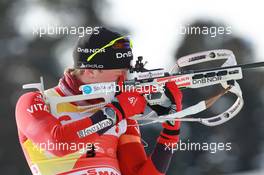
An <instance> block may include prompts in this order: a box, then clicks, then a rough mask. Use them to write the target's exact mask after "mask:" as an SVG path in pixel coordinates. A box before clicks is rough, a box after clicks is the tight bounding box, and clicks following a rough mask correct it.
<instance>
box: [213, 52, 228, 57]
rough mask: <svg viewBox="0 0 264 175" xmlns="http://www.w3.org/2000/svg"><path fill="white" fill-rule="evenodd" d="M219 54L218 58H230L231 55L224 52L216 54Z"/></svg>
mask: <svg viewBox="0 0 264 175" xmlns="http://www.w3.org/2000/svg"><path fill="white" fill-rule="evenodd" d="M216 54H217V56H219V57H229V56H230V54H228V53H224V52H222V53H216Z"/></svg>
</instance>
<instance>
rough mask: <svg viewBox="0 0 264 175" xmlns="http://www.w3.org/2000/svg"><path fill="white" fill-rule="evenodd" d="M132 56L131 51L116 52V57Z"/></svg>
mask: <svg viewBox="0 0 264 175" xmlns="http://www.w3.org/2000/svg"><path fill="white" fill-rule="evenodd" d="M132 56H133V53H132V51H128V52H124V53H121V52H118V53H116V58H117V59H120V58H127V57H132Z"/></svg>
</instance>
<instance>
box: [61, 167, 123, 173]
mask: <svg viewBox="0 0 264 175" xmlns="http://www.w3.org/2000/svg"><path fill="white" fill-rule="evenodd" d="M76 173H78V174H85V175H121V173H120V172H119V171H118V170H116V169H115V168H112V167H89V168H83V169H78V170H73V171H70V172H67V174H68V175H76ZM63 174H64V173H63Z"/></svg>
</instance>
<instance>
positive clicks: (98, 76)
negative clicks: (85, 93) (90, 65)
mask: <svg viewBox="0 0 264 175" xmlns="http://www.w3.org/2000/svg"><path fill="white" fill-rule="evenodd" d="M120 76H124V78H125V79H126V78H127V69H110V70H91V69H87V70H85V71H84V73H83V74H82V75H80V77H79V78H80V80H81V81H82V82H83V83H87V84H89V83H100V82H113V81H115V82H116V81H117V80H118V78H119V77H120Z"/></svg>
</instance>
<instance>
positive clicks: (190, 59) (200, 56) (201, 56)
mask: <svg viewBox="0 0 264 175" xmlns="http://www.w3.org/2000/svg"><path fill="white" fill-rule="evenodd" d="M205 58H206V56H205V55H199V56H196V57H191V58H189V62H192V61H197V60H202V59H205Z"/></svg>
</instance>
